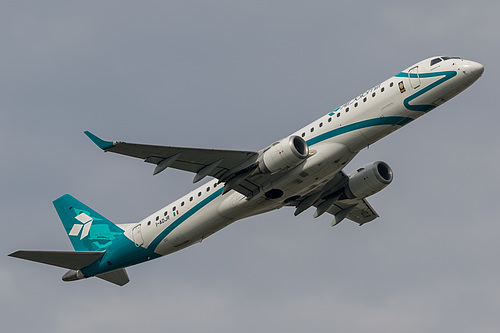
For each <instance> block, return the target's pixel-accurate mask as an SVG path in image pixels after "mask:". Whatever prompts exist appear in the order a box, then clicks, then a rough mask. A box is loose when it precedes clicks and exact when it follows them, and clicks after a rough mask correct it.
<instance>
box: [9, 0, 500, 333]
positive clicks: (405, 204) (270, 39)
mask: <svg viewBox="0 0 500 333" xmlns="http://www.w3.org/2000/svg"><path fill="white" fill-rule="evenodd" d="M499 11H500V3H497V2H495V1H491V0H477V1H473V2H471V1H466V0H453V1H452V0H449V1H436V0H422V1H307V2H306V1H269V0H267V1H245V2H242V1H134V2H132V1H80V2H74V1H3V2H1V4H0V46H1V53H0V59H1V65H0V149H1V150H0V151H1V155H2V161H1V163H0V171H1V172H0V177H1V187H0V208H1V213H2V221H1V229H2V231H1V235H2V237H1V238H2V242H0V254H1V255H0V331H1V332H30V331H37V332H53V333H58V332H74V333H79V332H89V331H92V332H99V331H110V330H112V331H115V332H124V333H127V332H138V331H146V330H147V331H153V330H158V331H163V332H178V333H183V332H218V333H220V332H231V333H234V332H241V333H247V332H248V333H250V332H251V333H254V332H300V333H303V332H345V333H347V332H368V331H369V332H373V333H379V332H412V333H413V332H418V333H421V332H427V333H438V332H439V333H442V332H474V333H483V332H498V331H500V317H499V315H498V314H499V313H500V282H499V281H500V279H499V277H500V267H499V263H498V253H499V251H500V245H499V242H498V238H499V235H500V223H499V218H498V212H497V211H496V208H495V207H496V206H497V205H498V197H499V195H498V188H499V187H500V178H499V177H498V165H499V164H500V145H499V144H498V142H499V139H498V132H499V130H498V126H499V120H500V119H499V116H498V102H497V97H498V86H499V84H498V80H497V79H495V78H498V77H500V71H499V68H498V61H499V59H500V35H499V34H498V31H500V23H499V20H498V12H499ZM434 55H451V56H461V57H463V58H467V59H471V60H475V61H478V62H481V63H482V64H484V65H485V73H484V76H483V77H482V78H481V79H480V80H479V81H478V82H477V83H476V84H474V85H473V86H472V87H471V88H469V89H468V90H466V91H465V92H463V93H462V94H461V95H459V96H457V97H455V98H454V99H453V100H451V101H449V102H447V103H446V104H444V105H443V106H441V107H439V108H437V109H435V110H434V111H432V112H431V113H430V114H429V115H426V116H425V117H423V118H420V119H419V120H418V121H415V122H412V123H411V124H410V125H408V126H407V127H405V128H404V129H402V130H400V131H398V132H396V133H394V134H392V135H390V136H389V137H387V138H385V139H383V140H382V141H381V142H378V143H376V144H375V145H373V146H371V147H370V148H369V149H367V150H364V151H362V152H361V153H360V154H359V155H358V156H357V157H356V158H355V160H353V161H352V162H351V163H350V164H349V165H348V166H347V167H346V171H347V172H351V171H352V170H354V169H356V168H357V167H359V166H361V165H364V164H366V163H369V162H373V161H376V160H382V161H386V162H387V163H388V164H389V165H390V166H391V167H392V168H393V170H394V173H395V178H394V182H393V183H392V184H391V185H390V186H389V187H388V188H386V189H385V190H384V191H382V192H380V193H378V194H376V195H375V196H373V197H372V198H370V202H371V204H372V205H373V206H374V207H375V209H376V210H377V212H378V213H379V215H380V216H381V217H380V218H379V219H377V220H376V221H374V222H372V223H369V224H367V225H365V226H363V227H361V228H360V227H358V226H357V225H356V224H354V223H350V222H348V221H346V222H343V223H341V224H340V225H338V226H336V227H335V228H331V227H330V222H331V217H330V216H326V215H324V216H322V217H320V218H318V219H316V220H314V219H313V217H312V214H313V210H312V209H311V210H308V211H306V212H305V213H303V214H301V215H300V216H298V217H294V216H293V209H291V208H283V209H281V210H279V211H276V212H271V213H268V214H264V215H262V216H257V217H253V218H249V219H246V220H243V221H240V222H237V223H235V224H233V225H231V226H229V227H228V228H226V229H224V230H222V231H220V232H219V233H217V234H215V235H213V236H211V237H210V238H208V239H206V240H205V241H204V242H203V243H202V244H200V245H196V246H193V247H190V248H188V249H186V250H183V251H181V252H179V253H175V254H173V255H170V256H167V257H164V258H161V259H158V260H155V261H152V262H149V263H147V264H142V265H138V266H135V267H131V268H129V269H128V273H129V275H130V278H131V282H130V283H129V284H128V285H126V286H125V287H121V288H120V287H117V286H114V285H112V284H110V283H107V282H104V281H102V280H99V279H95V278H92V279H88V280H85V281H77V282H72V283H65V282H62V281H61V276H62V275H63V274H64V273H65V270H63V269H60V268H56V267H51V266H46V265H41V264H36V263H30V262H27V261H22V260H18V259H14V258H10V257H7V254H9V253H11V252H13V251H15V250H18V249H44V250H72V247H71V245H70V242H69V240H68V237H67V236H66V234H65V232H64V229H63V227H62V225H61V222H60V221H59V218H58V216H57V214H56V212H55V210H54V208H53V206H52V201H53V200H55V199H56V198H58V197H59V196H61V195H63V194H65V193H70V194H72V195H74V196H75V197H77V198H78V199H80V200H82V201H83V202H85V203H87V204H88V205H90V206H91V207H93V208H94V209H95V210H97V211H98V212H100V213H101V214H103V215H104V216H106V217H107V218H109V219H111V220H112V221H115V222H118V223H125V222H136V221H138V220H140V219H142V218H144V217H145V216H147V215H149V214H150V213H151V212H152V211H154V210H157V209H159V208H161V207H163V206H164V205H166V204H168V203H169V202H172V201H174V200H175V199H177V198H178V197H180V196H181V195H183V194H184V193H186V192H188V191H190V190H192V189H193V188H194V187H195V186H194V185H193V184H192V183H191V180H192V177H193V175H192V174H189V173H185V172H181V171H177V170H168V171H166V172H163V173H161V174H160V175H157V176H154V177H153V176H152V171H153V167H152V166H151V165H148V164H146V163H142V162H141V161H139V160H135V159H132V158H127V157H123V156H117V155H113V154H104V153H102V152H101V151H100V150H99V149H98V148H97V147H96V146H95V145H94V144H93V143H92V142H91V141H90V140H88V138H87V137H86V136H85V135H84V134H83V131H85V130H90V131H92V132H94V133H96V134H98V135H99V136H101V137H103V138H104V139H108V140H123V141H128V142H140V143H151V144H161V145H177V146H188V147H204V148H223V149H235V150H238V149H241V150H258V149H261V148H263V147H265V146H266V145H268V144H270V143H272V142H273V141H274V140H276V139H280V138H282V137H285V136H287V135H289V134H290V133H292V132H294V131H295V130H297V129H299V128H301V127H302V126H304V125H305V124H307V123H309V122H311V121H313V120H315V119H316V118H319V117H320V116H322V115H324V114H326V113H328V112H329V111H331V110H333V109H335V108H336V107H337V106H339V105H341V104H343V103H345V102H346V101H348V100H350V99H351V98H353V97H355V96H357V95H359V94H360V93H362V92H364V91H366V90H367V89H369V88H371V87H373V86H374V85H376V84H378V83H380V82H382V81H383V80H385V79H387V78H388V77H390V76H392V75H394V74H397V73H399V71H401V70H402V69H404V68H407V67H408V66H410V65H412V64H413V63H416V62H418V61H420V60H422V59H425V58H428V57H431V56H434Z"/></svg>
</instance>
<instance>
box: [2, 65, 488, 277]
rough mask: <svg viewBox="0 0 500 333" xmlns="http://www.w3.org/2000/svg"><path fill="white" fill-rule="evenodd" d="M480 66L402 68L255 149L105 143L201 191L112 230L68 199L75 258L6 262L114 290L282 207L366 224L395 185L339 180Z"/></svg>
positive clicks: (55, 254)
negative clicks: (186, 177) (183, 175)
mask: <svg viewBox="0 0 500 333" xmlns="http://www.w3.org/2000/svg"><path fill="white" fill-rule="evenodd" d="M483 72H484V67H483V65H481V64H479V63H477V62H474V61H470V60H465V59H461V58H459V57H445V56H436V57H431V58H428V59H425V60H423V61H421V62H418V63H417V64H415V65H413V66H410V67H408V68H407V69H405V70H403V71H401V72H399V73H398V74H396V75H395V76H393V77H391V78H389V79H387V80H385V81H384V82H382V83H380V84H378V85H376V86H375V87H373V88H371V89H369V90H367V91H365V92H364V93H362V94H361V95H359V96H358V97H356V98H354V99H352V100H350V101H348V102H347V103H345V104H343V105H341V106H340V107H338V108H336V109H335V110H334V111H331V112H329V113H328V114H326V115H323V116H322V117H320V118H319V119H317V120H315V121H314V122H312V123H310V124H308V125H307V126H305V127H303V128H301V129H300V130H298V131H296V132H294V133H292V134H291V135H290V136H288V137H285V138H283V139H280V140H278V141H276V142H274V143H272V144H271V145H269V146H267V147H265V148H264V149H261V150H259V151H233V150H216V149H197V148H181V147H169V146H157V145H146V144H135V143H126V142H121V141H106V140H103V139H101V138H99V137H98V136H96V135H94V134H92V133H90V132H88V131H86V132H85V134H86V135H87V136H88V137H89V138H90V139H91V140H92V141H93V142H94V143H95V144H96V145H97V146H98V147H99V148H101V149H102V150H103V151H105V152H112V153H117V154H122V155H126V156H131V157H136V158H139V159H142V160H144V162H146V163H150V164H153V165H155V167H154V170H153V174H154V175H156V174H159V173H160V172H162V171H164V170H165V169H167V168H174V169H179V170H184V171H188V172H192V173H194V174H195V176H194V179H193V183H197V182H199V181H201V180H202V179H204V178H205V177H212V178H213V179H212V180H210V181H209V182H208V183H206V184H204V185H202V186H200V187H199V188H197V189H195V190H193V191H192V192H190V193H188V194H186V195H184V196H182V197H181V198H179V199H178V200H176V201H174V202H173V203H171V204H169V205H167V206H166V207H163V208H161V209H160V210H158V211H156V212H154V213H153V214H150V215H149V216H147V217H146V218H144V219H143V220H141V221H139V222H138V223H132V224H130V223H128V224H115V223H113V222H111V221H110V220H108V219H107V218H105V217H104V216H102V215H100V214H99V213H97V212H96V211H94V210H93V209H92V208H90V207H88V206H86V205H85V204H84V203H82V202H80V201H78V200H77V199H75V198H74V197H72V196H70V195H69V194H66V195H63V196H61V197H60V198H58V199H56V200H55V201H54V202H53V204H54V206H55V209H56V211H57V213H58V215H59V217H60V219H61V221H62V224H63V226H64V228H65V229H66V233H67V234H68V237H69V239H70V241H71V243H72V245H73V248H74V250H75V251H26V250H20V251H16V252H13V253H11V254H10V255H9V256H11V257H16V258H21V259H26V260H31V261H35V262H39V263H44V264H49V265H53V266H58V267H62V268H66V269H69V271H68V272H67V273H66V274H64V275H63V277H62V280H63V281H74V280H81V279H86V278H90V277H94V276H95V277H98V278H100V279H103V280H106V281H109V282H111V283H114V284H116V285H119V286H123V285H125V284H126V283H128V282H129V280H130V279H129V277H128V274H127V272H126V270H125V269H126V268H127V267H129V266H132V265H136V264H139V263H142V262H146V261H149V260H152V259H156V258H159V257H161V256H165V255H168V254H171V253H174V252H177V251H179V250H181V249H184V248H186V247H188V246H190V245H193V244H197V243H200V242H201V241H202V240H204V239H205V238H207V237H208V236H210V235H211V234H213V233H215V232H217V231H219V230H221V229H222V228H224V227H226V226H228V225H230V224H231V223H233V222H235V221H237V220H240V219H243V218H246V217H249V216H254V215H257V214H261V213H264V212H269V211H272V210H275V209H279V208H281V207H284V206H291V207H295V212H294V215H298V214H300V213H302V212H303V211H305V210H307V209H309V208H311V207H315V208H316V210H315V212H314V217H315V218H316V217H318V216H321V215H323V214H324V213H329V214H331V215H333V221H332V223H331V225H332V226H335V225H337V224H338V223H340V222H341V221H343V220H344V219H348V220H351V221H353V222H356V223H358V224H359V225H363V224H365V223H367V222H370V221H373V220H374V219H375V218H377V217H378V216H379V215H378V214H377V213H376V212H375V210H374V209H373V208H372V207H371V205H370V204H369V203H368V201H367V200H366V198H367V197H369V196H371V195H373V194H375V193H377V192H379V191H381V190H382V189H384V188H385V187H386V186H388V185H389V184H390V183H391V182H392V180H393V171H392V169H391V168H390V167H389V165H388V164H387V163H385V162H382V161H377V162H373V163H370V164H367V165H365V166H363V167H361V168H358V169H356V171H354V172H352V173H349V174H346V173H345V172H344V171H343V169H344V167H345V166H346V165H347V164H348V163H349V162H350V161H351V160H352V159H353V158H354V156H356V154H357V153H358V152H360V151H361V150H362V149H363V148H366V147H368V146H369V145H371V144H373V143H374V142H376V141H378V140H380V139H381V138H383V137H385V136H387V135H388V134H390V133H392V132H394V131H396V130H398V129H400V128H401V127H403V126H405V125H407V124H408V123H410V122H412V121H413V120H415V119H417V118H418V117H420V116H423V115H425V114H426V113H428V112H429V111H431V110H432V109H434V108H436V107H437V106H440V105H441V104H443V103H444V102H446V101H448V100H449V99H451V98H452V97H454V96H456V95H458V94H459V93H461V92H462V91H464V90H465V89H466V88H468V87H469V86H470V85H472V84H473V83H474V82H475V81H476V80H477V79H479V77H480V76H481V75H482V74H483Z"/></svg>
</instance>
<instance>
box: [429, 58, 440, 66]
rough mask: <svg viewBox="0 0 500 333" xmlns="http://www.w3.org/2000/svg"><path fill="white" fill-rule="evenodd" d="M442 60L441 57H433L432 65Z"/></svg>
mask: <svg viewBox="0 0 500 333" xmlns="http://www.w3.org/2000/svg"><path fill="white" fill-rule="evenodd" d="M440 61H441V58H435V59H432V60H431V66H434V65H435V64H437V63H438V62H440Z"/></svg>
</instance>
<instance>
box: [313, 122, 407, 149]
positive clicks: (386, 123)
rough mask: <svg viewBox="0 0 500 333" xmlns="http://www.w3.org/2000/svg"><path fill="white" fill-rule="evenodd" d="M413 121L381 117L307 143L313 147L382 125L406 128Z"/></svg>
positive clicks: (331, 132) (321, 136)
mask: <svg viewBox="0 0 500 333" xmlns="http://www.w3.org/2000/svg"><path fill="white" fill-rule="evenodd" d="M413 120H414V119H412V118H408V117H381V118H373V119H367V120H362V121H359V122H357V123H353V124H350V125H346V126H342V127H339V128H336V129H334V130H331V131H328V132H326V133H323V134H320V135H318V136H316V137H314V138H311V139H309V140H307V141H306V143H307V145H308V146H312V145H315V144H317V143H320V142H323V141H326V140H328V139H331V138H333V137H335V136H339V135H341V134H345V133H349V132H352V131H355V130H359V129H362V128H367V127H374V126H380V125H399V126H404V125H406V124H408V123H409V122H411V121H413Z"/></svg>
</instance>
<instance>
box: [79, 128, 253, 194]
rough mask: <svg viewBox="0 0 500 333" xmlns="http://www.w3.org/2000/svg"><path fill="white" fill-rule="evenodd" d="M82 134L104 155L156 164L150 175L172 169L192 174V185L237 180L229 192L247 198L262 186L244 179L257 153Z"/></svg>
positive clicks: (246, 178)
mask: <svg viewBox="0 0 500 333" xmlns="http://www.w3.org/2000/svg"><path fill="white" fill-rule="evenodd" d="M85 134H86V135H87V136H88V137H89V138H90V139H91V140H92V141H93V142H94V143H95V144H96V145H97V146H98V147H99V148H101V149H102V150H104V151H105V152H112V153H117V154H121V155H126V156H131V157H136V158H140V159H142V160H143V161H144V162H147V163H151V164H156V167H155V169H154V171H153V174H158V173H160V172H162V171H163V170H165V169H166V168H168V167H171V168H174V169H179V170H184V171H189V172H193V173H195V174H196V175H195V177H194V179H193V183H196V182H198V181H200V180H202V179H203V178H204V177H206V176H212V177H214V178H217V179H219V180H220V181H221V182H228V181H230V180H232V179H233V180H234V179H236V178H238V181H237V182H234V183H235V184H233V185H232V188H233V189H235V190H236V191H238V192H240V193H242V194H244V195H246V196H247V197H249V196H251V195H253V194H255V192H256V191H258V190H259V187H260V185H261V184H258V183H254V182H252V181H251V180H249V179H248V177H246V176H248V175H249V174H250V173H251V172H252V171H253V170H254V168H255V166H256V165H255V163H256V161H257V158H258V156H259V153H258V152H253V151H236V150H217V149H200V148H182V147H169V146H156V145H145V144H137V143H127V142H120V141H105V140H102V139H101V138H99V137H97V136H96V135H94V134H92V133H90V132H89V131H86V132H85ZM243 176H245V177H243Z"/></svg>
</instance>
